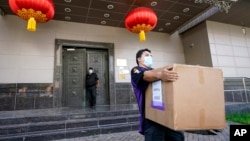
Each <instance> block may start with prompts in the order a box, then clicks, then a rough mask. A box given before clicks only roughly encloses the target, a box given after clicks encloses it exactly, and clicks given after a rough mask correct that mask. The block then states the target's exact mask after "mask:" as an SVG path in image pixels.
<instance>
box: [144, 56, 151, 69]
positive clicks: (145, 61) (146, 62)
mask: <svg viewBox="0 0 250 141" xmlns="http://www.w3.org/2000/svg"><path fill="white" fill-rule="evenodd" d="M144 65H146V66H147V67H150V68H151V67H152V65H153V58H152V57H151V56H145V57H144Z"/></svg>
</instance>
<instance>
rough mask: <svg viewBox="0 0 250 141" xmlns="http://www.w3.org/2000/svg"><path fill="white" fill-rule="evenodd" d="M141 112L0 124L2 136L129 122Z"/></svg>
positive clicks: (133, 120)
mask: <svg viewBox="0 0 250 141" xmlns="http://www.w3.org/2000/svg"><path fill="white" fill-rule="evenodd" d="M138 120H139V114H134V115H122V116H111V117H99V118H83V119H80V118H79V119H67V120H59V121H41V122H34V123H32V122H30V123H23V124H12V125H2V126H0V137H4V136H6V135H12V134H18V133H26V132H36V131H49V130H57V129H70V128H89V127H100V126H110V125H115V124H127V123H133V122H138Z"/></svg>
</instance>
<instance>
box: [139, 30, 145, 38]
mask: <svg viewBox="0 0 250 141" xmlns="http://www.w3.org/2000/svg"><path fill="white" fill-rule="evenodd" d="M139 38H140V41H145V40H146V36H145V32H144V30H141V31H140V33H139Z"/></svg>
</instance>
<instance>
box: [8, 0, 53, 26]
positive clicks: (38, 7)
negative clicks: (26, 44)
mask: <svg viewBox="0 0 250 141" xmlns="http://www.w3.org/2000/svg"><path fill="white" fill-rule="evenodd" d="M9 5H10V8H11V10H12V12H14V13H15V14H17V15H18V16H19V17H20V18H22V19H24V20H28V25H27V30H28V31H36V22H37V23H44V22H47V21H49V20H50V19H52V18H53V17H54V13H55V10H54V5H53V2H52V0H9Z"/></svg>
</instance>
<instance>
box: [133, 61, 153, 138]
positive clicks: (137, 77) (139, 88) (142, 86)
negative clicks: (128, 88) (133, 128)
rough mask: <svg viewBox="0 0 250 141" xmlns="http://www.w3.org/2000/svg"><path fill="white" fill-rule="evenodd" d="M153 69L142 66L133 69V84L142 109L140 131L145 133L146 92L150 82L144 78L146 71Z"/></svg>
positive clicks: (140, 109)
mask: <svg viewBox="0 0 250 141" xmlns="http://www.w3.org/2000/svg"><path fill="white" fill-rule="evenodd" d="M148 70H152V69H146V68H143V67H140V66H135V67H134V68H132V69H131V84H132V87H133V90H134V93H135V96H136V100H137V103H138V107H139V111H140V115H141V116H140V127H139V133H141V134H144V123H145V93H146V89H147V87H148V85H149V82H147V81H145V80H143V75H144V72H145V71H148Z"/></svg>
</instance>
